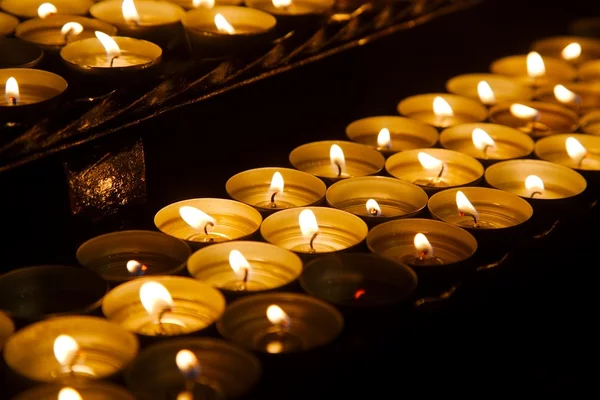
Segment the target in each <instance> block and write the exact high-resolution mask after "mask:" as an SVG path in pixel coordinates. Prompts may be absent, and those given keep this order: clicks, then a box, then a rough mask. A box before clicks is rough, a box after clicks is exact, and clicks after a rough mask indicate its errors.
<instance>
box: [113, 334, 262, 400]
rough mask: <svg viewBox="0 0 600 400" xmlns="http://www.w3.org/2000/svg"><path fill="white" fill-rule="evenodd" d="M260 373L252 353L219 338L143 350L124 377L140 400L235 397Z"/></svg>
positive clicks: (183, 340)
mask: <svg viewBox="0 0 600 400" xmlns="http://www.w3.org/2000/svg"><path fill="white" fill-rule="evenodd" d="M260 375H261V366H260V362H259V360H258V359H257V358H256V357H255V356H254V355H252V354H251V353H249V352H247V351H245V350H243V349H241V348H238V347H237V346H233V345H231V344H229V343H227V342H225V341H224V340H220V339H211V338H189V339H175V340H169V341H165V342H161V343H157V344H154V345H152V346H149V347H148V348H146V349H144V350H143V351H142V352H141V353H140V355H139V356H138V358H137V359H136V360H135V362H134V363H133V365H132V366H131V368H129V369H128V370H127V373H126V376H125V379H126V381H127V385H128V386H129V387H130V388H131V390H132V391H133V392H134V393H135V395H136V398H138V399H140V400H154V399H156V398H161V399H175V398H178V399H191V398H193V399H234V398H235V399H237V398H243V396H244V395H245V394H247V393H248V391H249V390H250V389H251V388H252V387H253V386H254V385H255V384H256V383H257V382H258V380H259V379H260ZM178 396H179V397H178Z"/></svg>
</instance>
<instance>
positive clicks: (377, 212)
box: [327, 176, 428, 226]
mask: <svg viewBox="0 0 600 400" xmlns="http://www.w3.org/2000/svg"><path fill="white" fill-rule="evenodd" d="M427 200H428V198H427V193H425V191H423V189H421V188H420V187H418V186H417V185H413V184H411V183H408V182H404V181H401V180H398V179H394V178H386V177H383V176H365V177H362V178H350V179H345V180H343V181H339V182H337V183H334V184H333V185H331V187H330V188H329V189H328V190H327V204H329V205H330V206H331V207H334V208H337V209H339V210H343V211H347V212H349V213H352V214H354V215H356V216H358V217H360V218H361V219H362V220H363V221H365V222H366V223H367V224H368V225H369V226H374V225H377V224H379V223H382V222H385V221H389V220H392V219H397V218H408V217H411V216H414V215H416V214H418V213H420V212H421V211H423V210H424V209H425V207H426V206H427Z"/></svg>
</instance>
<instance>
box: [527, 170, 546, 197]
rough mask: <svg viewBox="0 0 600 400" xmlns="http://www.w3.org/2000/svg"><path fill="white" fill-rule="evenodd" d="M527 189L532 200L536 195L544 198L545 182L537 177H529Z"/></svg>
mask: <svg viewBox="0 0 600 400" xmlns="http://www.w3.org/2000/svg"><path fill="white" fill-rule="evenodd" d="M525 189H527V191H528V192H529V193H531V195H530V196H529V197H531V198H533V197H534V196H535V195H539V196H542V195H543V194H544V191H545V188H544V181H542V179H541V178H540V177H539V176H537V175H528V176H527V178H525Z"/></svg>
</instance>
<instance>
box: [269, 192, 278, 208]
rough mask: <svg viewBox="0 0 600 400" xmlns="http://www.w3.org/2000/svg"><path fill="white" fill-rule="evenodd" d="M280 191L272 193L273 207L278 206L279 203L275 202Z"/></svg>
mask: <svg viewBox="0 0 600 400" xmlns="http://www.w3.org/2000/svg"><path fill="white" fill-rule="evenodd" d="M278 194H279V192H273V194H272V195H271V208H277V204H275V196H277V195H278Z"/></svg>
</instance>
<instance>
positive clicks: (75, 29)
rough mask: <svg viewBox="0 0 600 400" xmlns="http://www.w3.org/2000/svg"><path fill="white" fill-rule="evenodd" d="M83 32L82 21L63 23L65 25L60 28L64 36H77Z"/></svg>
mask: <svg viewBox="0 0 600 400" xmlns="http://www.w3.org/2000/svg"><path fill="white" fill-rule="evenodd" d="M81 32H83V25H81V24H80V23H77V22H67V23H66V24H64V25H63V27H62V28H61V30H60V34H61V35H63V36H66V35H74V36H77V35H79V34H80V33H81Z"/></svg>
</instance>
